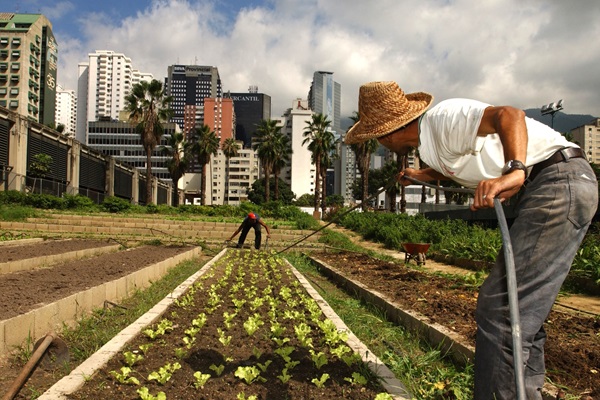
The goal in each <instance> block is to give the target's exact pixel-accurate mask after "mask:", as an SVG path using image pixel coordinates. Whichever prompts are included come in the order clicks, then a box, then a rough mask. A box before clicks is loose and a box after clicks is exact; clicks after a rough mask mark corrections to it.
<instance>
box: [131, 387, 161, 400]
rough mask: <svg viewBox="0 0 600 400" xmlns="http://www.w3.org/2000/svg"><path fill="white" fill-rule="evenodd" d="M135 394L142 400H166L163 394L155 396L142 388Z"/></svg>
mask: <svg viewBox="0 0 600 400" xmlns="http://www.w3.org/2000/svg"><path fill="white" fill-rule="evenodd" d="M137 394H139V395H140V399H142V400H167V395H166V394H165V392H158V393H157V394H156V396H153V395H151V394H150V391H149V390H148V388H147V387H145V386H144V387H142V388H139V389H138V390H137Z"/></svg>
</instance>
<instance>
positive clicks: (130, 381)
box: [110, 367, 140, 385]
mask: <svg viewBox="0 0 600 400" xmlns="http://www.w3.org/2000/svg"><path fill="white" fill-rule="evenodd" d="M132 371H133V370H132V369H131V368H129V367H121V373H119V372H117V371H110V374H111V375H112V376H113V377H114V378H115V379H116V380H117V382H119V383H122V384H125V385H139V384H140V381H139V380H138V379H137V378H136V377H133V376H129V374H130V373H131V372H132Z"/></svg>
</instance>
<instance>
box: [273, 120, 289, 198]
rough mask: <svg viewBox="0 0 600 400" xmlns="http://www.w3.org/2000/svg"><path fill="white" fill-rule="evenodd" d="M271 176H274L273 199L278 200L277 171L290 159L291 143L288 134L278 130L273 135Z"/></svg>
mask: <svg viewBox="0 0 600 400" xmlns="http://www.w3.org/2000/svg"><path fill="white" fill-rule="evenodd" d="M273 144H274V150H275V151H274V153H273V154H274V159H273V177H274V178H275V200H279V173H280V172H281V169H282V168H284V167H285V166H286V165H287V164H288V162H289V161H290V155H291V154H292V152H293V150H292V145H291V143H290V138H289V136H287V135H285V134H283V133H282V132H281V131H279V132H278V133H277V134H276V135H275V137H274V143H273Z"/></svg>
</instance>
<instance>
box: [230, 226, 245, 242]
mask: <svg viewBox="0 0 600 400" xmlns="http://www.w3.org/2000/svg"><path fill="white" fill-rule="evenodd" d="M243 226H244V223H243V222H242V223H241V224H240V226H238V228H237V230H236V231H235V232H233V235H231V237H230V238H229V241H231V240H233V238H234V237H235V235H237V234H238V233H240V231H241V230H242V227H243Z"/></svg>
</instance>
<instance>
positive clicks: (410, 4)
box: [55, 0, 600, 116]
mask: <svg viewBox="0 0 600 400" xmlns="http://www.w3.org/2000/svg"><path fill="white" fill-rule="evenodd" d="M217 6H219V4H218V3H215V2H213V1H209V0H197V1H192V0H190V1H184V0H162V1H155V2H153V3H152V5H151V6H149V7H148V8H146V9H143V10H139V11H138V12H137V14H135V15H134V16H132V17H129V18H126V19H124V20H114V19H112V18H111V17H109V16H108V15H105V14H93V15H87V16H81V19H80V20H79V21H80V23H81V27H82V32H81V34H80V35H79V36H78V37H72V38H66V37H61V38H59V45H60V60H61V61H60V70H59V81H61V83H63V84H64V85H65V86H66V87H73V88H74V87H76V86H75V82H76V75H77V63H78V62H81V61H86V60H87V54H88V53H90V52H93V51H94V50H96V49H108V50H114V51H118V52H122V53H124V54H126V55H127V56H129V57H131V59H132V61H133V64H134V67H135V68H138V69H140V70H142V71H145V72H152V73H153V74H154V76H155V77H156V78H157V79H161V80H162V79H163V78H164V76H165V74H166V71H167V66H168V65H171V64H175V63H181V64H192V63H195V62H197V63H198V64H200V65H214V66H217V67H218V68H219V72H220V74H221V79H222V81H223V85H224V89H225V90H231V91H236V92H240V91H246V90H247V88H248V86H249V85H258V86H259V91H260V92H263V93H267V94H269V95H270V96H271V97H272V101H273V115H274V116H279V115H280V114H281V113H282V112H283V111H284V110H285V109H286V108H288V107H289V106H290V105H291V102H292V101H293V100H294V99H295V98H297V97H302V98H305V97H306V95H307V93H308V89H309V85H310V81H311V79H312V74H313V72H314V71H316V70H327V71H332V72H334V79H335V80H336V81H338V82H340V84H341V85H342V96H343V100H342V112H343V113H344V115H350V114H351V113H352V111H354V110H356V109H357V95H358V88H359V86H360V85H361V84H362V83H365V82H367V81H371V80H395V81H397V82H398V83H399V84H400V86H401V87H402V88H404V89H405V90H406V91H407V92H410V91H421V90H422V91H428V92H430V93H432V94H434V96H435V98H436V100H437V101H439V100H442V99H444V98H448V97H458V96H460V97H473V98H477V99H480V100H482V101H487V102H490V103H493V104H512V105H515V106H517V107H523V108H532V107H539V106H541V105H543V104H546V103H549V102H551V101H556V100H558V99H559V98H564V99H565V103H564V104H565V112H569V113H589V114H594V115H600V85H599V78H600V77H599V74H598V73H597V70H598V66H599V65H600V41H598V40H596V38H598V37H599V34H600V32H599V31H600V24H598V23H597V21H598V20H599V19H600V2H597V1H595V0H582V1H576V2H540V1H536V0H503V1H500V0H496V1H485V2H473V1H470V0H447V1H444V0H425V1H423V0H406V1H397V0H377V1H364V0H360V1H359V0H344V1H336V0H309V1H304V2H297V1H293V0H272V1H270V2H269V4H268V5H266V4H265V5H263V6H254V5H249V6H246V7H245V8H242V9H240V10H238V12H237V13H236V14H235V15H233V16H231V15H226V14H223V13H222V12H220V11H219V9H218V8H216V7H217ZM55 31H56V27H55Z"/></svg>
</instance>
